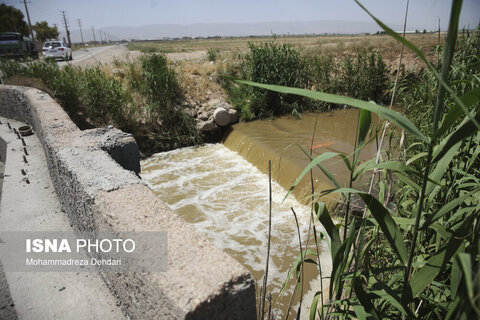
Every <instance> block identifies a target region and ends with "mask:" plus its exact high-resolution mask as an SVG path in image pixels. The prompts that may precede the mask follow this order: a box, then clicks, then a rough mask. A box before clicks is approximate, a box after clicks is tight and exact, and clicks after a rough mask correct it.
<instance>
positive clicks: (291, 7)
mask: <svg viewBox="0 0 480 320" xmlns="http://www.w3.org/2000/svg"><path fill="white" fill-rule="evenodd" d="M27 2H28V1H27ZM361 2H362V3H363V4H364V5H365V6H366V7H367V8H369V9H370V10H371V11H372V12H373V13H374V14H375V15H377V16H378V17H379V18H380V19H381V20H383V21H384V22H386V23H387V24H394V25H403V16H404V12H405V5H406V0H405V1H403V0H363V1H361ZM0 3H6V4H8V5H12V6H14V7H17V8H19V9H21V10H22V11H23V12H25V8H24V6H23V1H20V0H0ZM28 6H29V11H30V17H31V19H32V23H35V22H36V21H42V20H46V21H47V22H48V23H49V24H50V25H52V24H57V25H58V26H59V29H61V30H63V22H62V20H61V14H60V11H62V10H65V11H66V12H67V17H68V20H69V24H70V27H71V28H72V29H75V28H78V27H77V19H81V20H82V23H83V26H84V27H85V28H90V27H91V26H94V27H95V28H96V29H98V28H103V27H109V26H143V25H148V24H163V23H171V24H192V23H209V22H264V21H315V20H343V21H371V19H370V18H369V17H368V16H367V14H366V13H365V12H363V11H362V10H361V9H360V8H359V7H358V5H357V4H356V3H355V2H354V1H353V0H295V1H293V0H240V1H239V0H170V1H167V0H30V1H29V4H28ZM450 6H451V1H449V0H410V8H409V16H408V27H407V29H409V30H414V29H424V28H426V29H429V30H430V29H435V28H436V26H437V24H438V18H440V19H441V25H442V29H443V30H445V29H446V28H447V24H448V17H449V11H450ZM479 20H480V0H464V1H463V10H462V16H461V21H460V26H461V27H462V26H468V25H470V27H474V26H476V25H477V24H478V22H479Z"/></svg>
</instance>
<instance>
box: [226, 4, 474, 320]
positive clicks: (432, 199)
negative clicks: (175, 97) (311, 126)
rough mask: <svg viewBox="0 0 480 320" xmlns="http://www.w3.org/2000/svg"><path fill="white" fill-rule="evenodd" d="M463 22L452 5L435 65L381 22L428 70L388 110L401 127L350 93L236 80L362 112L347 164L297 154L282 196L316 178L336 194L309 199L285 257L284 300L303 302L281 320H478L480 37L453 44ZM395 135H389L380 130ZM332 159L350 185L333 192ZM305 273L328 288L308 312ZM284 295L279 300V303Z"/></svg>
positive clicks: (268, 313)
mask: <svg viewBox="0 0 480 320" xmlns="http://www.w3.org/2000/svg"><path fill="white" fill-rule="evenodd" d="M362 8H363V7H362ZM363 9H364V10H365V11H366V12H367V13H369V12H368V11H367V9H365V8H363ZM460 11H461V1H453V4H452V12H451V18H450V23H449V33H448V39H447V42H446V45H445V46H444V47H441V48H437V50H439V51H436V52H435V53H438V54H439V58H440V59H439V60H438V63H431V61H430V59H429V58H428V56H427V55H425V54H424V53H423V52H422V50H420V49H419V48H418V47H416V46H414V45H413V44H411V43H410V42H408V41H407V40H405V39H403V38H402V37H401V36H400V35H398V34H396V33H395V32H393V31H392V30H391V29H389V28H388V27H387V26H385V25H383V24H382V23H381V22H379V21H378V20H377V22H378V23H379V24H380V25H381V26H382V28H384V30H385V31H386V32H387V33H388V34H390V35H391V36H392V37H393V38H394V39H396V40H397V41H399V42H401V43H402V44H404V45H405V46H406V47H407V48H408V49H411V50H412V51H413V52H415V54H417V55H418V57H419V59H420V60H421V61H422V63H424V69H422V70H421V71H420V72H417V73H411V72H405V71H403V72H402V77H401V79H400V85H399V87H398V92H397V98H396V101H397V103H398V104H400V105H401V107H402V108H403V109H404V110H405V112H406V116H405V115H403V114H401V113H398V112H396V111H393V110H392V109H390V108H388V107H384V106H381V105H380V104H379V103H375V102H367V101H365V100H360V99H355V98H354V97H355V94H352V93H350V95H353V97H352V96H349V97H345V96H343V95H332V94H328V93H322V92H318V91H311V90H306V89H301V90H299V89H296V88H293V87H287V86H272V85H271V84H264V83H262V82H259V81H256V82H254V81H249V80H240V79H237V80H235V82H236V83H237V84H239V85H248V86H249V87H251V88H258V89H263V90H269V91H270V92H272V93H277V94H281V95H287V94H295V95H298V96H299V97H304V98H306V97H308V98H313V99H315V100H318V101H322V102H324V103H335V104H345V105H348V106H351V107H354V108H358V109H359V118H358V132H357V136H356V138H355V139H356V143H355V147H354V149H353V150H352V152H351V154H347V155H345V154H339V153H335V152H326V153H323V154H321V155H319V156H318V157H315V158H313V157H312V156H311V154H312V151H311V150H310V152H309V151H308V150H304V151H303V152H304V153H305V154H306V155H307V156H309V157H310V159H311V162H310V164H309V165H308V166H307V167H306V168H305V169H304V170H303V172H302V173H301V175H300V176H299V177H298V179H297V180H296V182H295V183H294V184H293V185H292V187H291V189H290V191H289V193H288V194H287V195H286V197H287V196H288V195H289V194H290V192H291V191H292V190H293V189H294V188H295V187H296V186H297V184H298V183H299V182H300V180H301V179H304V178H306V179H314V177H312V176H311V169H312V168H313V167H315V166H319V167H320V169H321V170H322V171H323V172H324V173H325V175H326V176H327V177H328V178H329V179H330V180H331V182H332V184H333V185H334V186H335V187H334V188H332V189H330V190H312V195H311V203H312V204H311V205H312V206H311V220H310V226H309V233H308V236H307V239H301V240H300V246H299V252H300V253H299V255H298V256H297V257H292V260H294V261H295V262H294V264H293V265H292V267H291V269H290V271H289V273H288V276H287V279H286V283H288V282H289V281H293V282H294V283H295V286H294V290H293V292H290V293H288V294H291V296H292V299H293V297H294V296H297V298H298V297H300V298H299V299H300V303H299V304H296V305H295V304H292V303H291V304H290V305H289V307H288V310H287V311H286V314H285V315H284V317H285V319H287V318H294V317H295V316H297V318H298V317H299V316H300V314H301V313H306V312H308V317H309V318H310V319H312V320H314V319H478V318H479V317H480V307H479V306H480V251H479V249H480V180H479V177H480V160H479V159H480V157H479V155H480V104H479V102H480V55H479V53H480V34H479V30H478V28H477V29H476V31H475V32H474V33H472V34H469V33H467V34H465V35H460V36H459V34H458V32H457V30H458V20H459V16H460ZM369 14H370V13H369ZM372 18H374V19H376V18H375V17H373V16H372ZM367 61H368V59H367ZM363 64H364V65H366V64H367V63H366V62H365V60H364V62H363ZM362 99H364V98H362ZM377 101H378V100H377ZM371 113H376V114H378V115H379V116H381V117H382V118H384V119H385V121H384V123H383V127H380V128H373V127H372V121H371ZM392 125H393V126H395V130H396V132H395V131H391V132H390V133H389V130H384V128H386V127H392ZM382 132H383V133H382ZM371 135H373V141H376V143H377V146H378V149H379V153H378V155H377V157H376V158H374V159H372V160H370V161H367V162H363V163H360V162H359V161H358V154H359V152H360V150H361V149H362V147H363V146H365V145H366V144H367V143H368V142H370V141H371V140H372V138H369V136H371ZM384 141H385V143H384ZM387 141H388V142H390V143H386V142H387ZM313 143H314V141H312V145H313ZM330 158H338V159H339V161H342V162H344V163H345V170H348V171H349V172H350V173H351V175H350V177H351V178H350V183H349V184H348V185H347V186H340V185H339V184H338V183H337V181H336V180H335V176H334V175H333V174H332V173H330V172H328V170H327V169H326V168H325V167H323V166H322V162H323V161H325V160H327V159H330ZM372 172H373V175H372V176H371V181H370V185H367V186H366V188H365V190H368V191H362V190H356V189H353V188H352V184H353V181H355V180H357V179H359V178H360V177H362V176H365V175H371V174H372ZM312 185H313V183H312ZM326 194H338V195H339V196H340V197H341V198H343V200H344V205H342V206H341V207H339V208H336V209H335V208H327V206H326V205H325V203H324V202H322V196H323V195H326ZM354 199H360V201H361V203H362V204H363V208H364V209H363V210H360V211H359V210H355V211H354V210H352V206H353V201H354ZM332 209H333V211H332ZM292 211H293V215H295V211H294V209H293V208H292ZM295 218H296V217H295ZM295 220H296V219H295ZM296 221H297V220H296ZM297 224H298V222H297ZM321 230H324V231H321ZM299 237H300V235H299ZM322 239H327V241H328V243H329V250H330V253H331V256H332V263H333V268H332V271H331V272H330V273H325V271H322V269H321V263H320V261H319V257H320V254H319V250H320V249H319V248H320V245H321V244H320V242H321V241H323V240H322ZM267 260H268V256H267ZM306 264H310V265H313V266H315V268H317V271H318V274H317V276H318V278H319V279H320V283H324V282H322V281H321V280H323V279H328V282H329V284H330V285H329V286H325V287H323V286H322V285H320V286H319V287H318V288H316V293H315V294H314V297H313V299H312V300H310V301H302V299H303V298H304V296H303V294H304V291H303V288H304V287H305V285H306V283H305V282H304V281H306V279H304V269H305V268H306ZM267 266H268V263H267ZM266 269H267V270H268V267H267V268H266ZM267 276H268V274H266V275H265V277H267ZM265 283H266V280H265V282H264V284H265ZM286 287H287V286H286V285H285V286H284V288H283V289H282V294H287V293H285V291H284V290H285V288H286ZM266 296H267V295H266V294H265V291H264V290H263V288H262V289H261V290H260V295H259V303H258V306H259V310H258V312H259V313H258V318H259V319H272V318H274V316H272V315H273V314H275V312H272V310H275V309H274V308H275V305H274V303H275V302H274V301H273V302H272V301H271V300H269V299H266ZM292 301H293V300H292ZM302 302H303V303H302ZM306 306H310V310H309V311H306V310H305V309H306Z"/></svg>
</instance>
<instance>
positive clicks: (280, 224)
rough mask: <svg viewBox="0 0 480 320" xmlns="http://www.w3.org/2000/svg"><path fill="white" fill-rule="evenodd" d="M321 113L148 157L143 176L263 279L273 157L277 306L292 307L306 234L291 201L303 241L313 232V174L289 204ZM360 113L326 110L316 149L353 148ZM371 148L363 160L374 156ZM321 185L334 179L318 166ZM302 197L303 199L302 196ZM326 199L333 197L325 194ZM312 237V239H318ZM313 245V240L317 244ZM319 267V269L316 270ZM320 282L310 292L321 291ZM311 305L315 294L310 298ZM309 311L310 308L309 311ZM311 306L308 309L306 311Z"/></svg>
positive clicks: (240, 129)
mask: <svg viewBox="0 0 480 320" xmlns="http://www.w3.org/2000/svg"><path fill="white" fill-rule="evenodd" d="M316 117H317V115H316V114H313V113H311V114H304V115H303V117H302V119H301V120H298V119H295V118H293V117H280V118H277V119H275V120H273V121H269V120H260V121H254V122H249V123H239V124H236V125H234V126H233V127H232V129H231V130H230V132H229V133H228V134H227V135H226V136H225V137H224V139H223V144H209V145H204V146H201V147H189V148H182V149H177V150H174V151H170V152H163V153H158V154H155V155H153V156H152V157H150V158H148V159H146V160H144V161H142V173H141V176H142V178H143V179H144V180H145V181H146V182H147V183H148V184H149V185H150V187H151V188H152V190H153V191H154V192H155V193H156V194H157V195H158V196H159V197H160V198H161V199H162V200H163V201H165V202H166V203H168V204H169V205H170V206H171V207H172V209H174V210H175V211H176V212H178V214H179V215H180V216H181V217H183V219H185V220H186V221H187V222H189V223H191V224H192V225H193V226H194V227H195V228H196V229H197V230H198V231H199V232H201V233H203V234H204V235H205V236H206V237H207V238H209V239H210V240H211V241H213V242H214V243H215V244H216V245H217V246H218V247H220V248H222V249H223V250H224V251H226V252H228V253H229V254H230V255H231V256H233V257H234V258H235V259H237V260H238V261H239V262H240V263H242V264H243V265H244V266H245V267H246V268H247V269H248V270H249V271H250V272H251V273H252V275H253V276H254V278H255V279H256V280H257V287H259V285H260V284H261V279H262V277H263V275H264V268H265V257H266V250H267V234H268V212H269V211H268V176H267V175H266V172H267V168H268V160H272V177H273V179H274V181H273V187H272V189H273V193H272V196H273V209H272V244H271V260H270V266H269V270H270V271H269V276H268V277H269V278H268V279H269V281H268V282H269V285H268V290H269V291H271V292H272V297H273V308H274V309H277V310H279V313H280V314H281V313H284V312H285V310H286V308H287V305H288V302H289V299H290V298H289V294H286V295H285V296H283V297H279V295H278V292H279V290H280V288H281V287H282V284H283V282H284V281H285V278H286V274H287V272H288V269H289V267H290V266H291V265H292V263H293V262H294V260H295V259H296V257H297V255H298V254H299V244H298V235H297V231H296V226H295V219H294V216H293V214H292V211H291V209H290V208H291V207H293V208H294V209H295V212H296V213H297V215H298V218H299V224H300V233H301V236H302V241H303V242H305V240H306V238H307V229H308V220H309V216H310V207H309V206H307V205H306V204H307V203H308V201H307V200H306V198H305V197H306V196H307V195H308V194H309V192H310V189H311V188H310V180H309V178H308V179H304V182H303V183H302V185H301V186H300V187H299V188H297V190H296V191H295V194H294V195H292V196H290V197H288V198H287V199H286V200H285V201H283V202H282V200H283V198H284V197H285V195H286V193H287V190H288V188H289V187H290V186H291V184H292V183H293V182H294V181H295V179H296V178H297V177H298V175H299V173H300V172H301V171H302V170H303V168H304V167H305V166H306V165H307V163H308V160H307V157H306V156H305V154H304V153H303V152H302V151H301V149H300V148H299V146H301V147H303V148H304V149H305V150H308V149H309V148H310V144H311V139H312V132H313V130H314V126H315V120H316ZM357 117H358V111H356V110H338V111H334V112H328V113H321V114H319V115H318V121H317V128H316V134H315V139H314V148H315V150H314V153H315V154H316V155H318V154H320V153H323V152H327V151H331V152H341V153H344V154H347V155H348V154H351V153H352V151H353V145H354V139H355V132H356V123H357ZM374 153H375V146H374V145H373V144H372V145H371V146H368V147H367V148H366V149H365V150H363V151H362V153H361V159H364V160H365V159H368V158H371V157H372V156H373V155H374ZM325 166H326V167H327V168H328V169H329V170H330V171H331V172H332V174H334V176H335V178H336V179H337V181H338V182H339V183H340V184H341V185H345V184H346V183H347V181H348V176H349V173H348V171H347V170H346V169H345V165H344V163H343V161H342V160H340V159H339V158H334V159H331V160H329V161H327V162H325ZM314 181H315V190H317V191H318V190H323V189H328V188H331V187H332V186H333V184H332V183H331V182H330V181H329V180H328V179H326V178H325V176H324V175H323V174H322V173H321V172H320V171H319V170H318V171H317V170H315V171H314ZM297 199H298V200H297ZM299 200H300V201H299ZM323 200H324V201H326V202H331V201H335V199H334V198H333V197H328V198H323ZM311 241H312V240H311ZM310 243H311V242H310ZM321 249H322V252H323V253H322V255H321V260H322V265H323V266H324V268H328V267H329V264H330V257H329V255H328V253H327V251H328V249H327V244H326V243H323V244H322V247H321ZM311 271H312V270H311ZM316 286H317V287H318V282H315V283H313V282H311V283H310V284H309V285H307V286H306V289H305V290H307V291H308V290H310V291H312V292H315V291H316V290H318V289H319V288H316ZM307 301H309V302H308V304H309V303H310V302H311V299H308V298H307ZM304 310H305V309H304ZM305 311H307V310H305Z"/></svg>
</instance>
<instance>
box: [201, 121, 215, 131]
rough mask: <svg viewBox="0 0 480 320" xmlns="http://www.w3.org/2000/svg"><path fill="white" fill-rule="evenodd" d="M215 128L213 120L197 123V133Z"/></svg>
mask: <svg viewBox="0 0 480 320" xmlns="http://www.w3.org/2000/svg"><path fill="white" fill-rule="evenodd" d="M216 128H217V125H216V124H215V121H213V119H210V120H207V121H201V122H198V123H197V129H198V130H199V131H204V132H205V131H212V130H215V129H216Z"/></svg>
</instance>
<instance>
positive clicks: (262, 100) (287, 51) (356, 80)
mask: <svg viewBox="0 0 480 320" xmlns="http://www.w3.org/2000/svg"><path fill="white" fill-rule="evenodd" d="M249 49H250V51H249V53H248V54H247V55H246V56H245V59H244V61H243V64H242V65H241V67H240V70H230V71H236V75H237V76H240V77H242V78H245V79H248V80H250V81H254V82H257V83H264V84H267V83H268V84H275V85H281V86H289V87H296V88H303V89H308V88H315V89H318V90H320V91H322V92H328V93H336V94H342V95H348V96H351V97H354V98H357V99H365V100H374V101H378V102H384V100H385V93H386V89H387V87H388V81H387V80H388V79H387V75H388V70H387V67H386V65H385V63H384V62H383V60H382V57H381V55H380V54H378V53H375V52H373V51H372V50H365V49H364V50H358V51H356V52H355V53H354V54H353V55H349V56H342V57H341V58H340V59H337V58H335V57H333V55H310V56H303V55H302V54H301V53H300V51H298V50H296V49H295V48H293V47H292V46H290V45H288V44H280V43H278V42H276V41H275V40H274V41H271V42H265V43H264V44H261V45H255V44H252V43H250V45H249ZM224 87H225V89H226V91H227V92H228V94H229V98H230V101H231V102H232V104H233V105H234V106H235V107H237V109H239V110H240V111H241V117H242V119H243V120H252V119H255V118H269V117H273V116H278V115H283V114H292V115H296V116H300V113H302V112H304V111H307V110H315V109H325V108H331V107H335V106H333V105H331V104H324V103H318V102H316V103H314V102H312V101H310V100H308V99H304V98H302V97H299V96H295V95H290V94H280V93H276V92H271V91H267V90H263V89H259V88H252V87H241V86H240V87H239V86H236V85H234V84H231V83H229V82H225V83H224Z"/></svg>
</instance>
